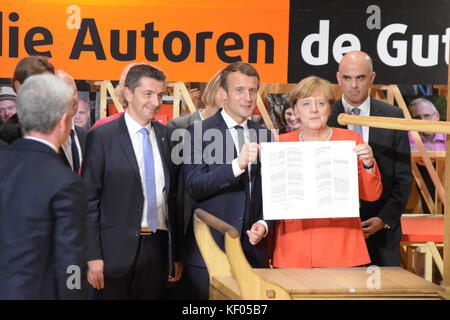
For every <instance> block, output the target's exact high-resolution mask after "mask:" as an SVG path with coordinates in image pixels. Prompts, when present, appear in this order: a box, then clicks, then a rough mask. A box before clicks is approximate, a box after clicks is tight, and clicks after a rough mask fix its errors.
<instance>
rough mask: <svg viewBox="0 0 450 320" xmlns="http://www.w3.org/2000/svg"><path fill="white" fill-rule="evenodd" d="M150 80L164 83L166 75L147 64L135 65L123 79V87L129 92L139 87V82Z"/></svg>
mask: <svg viewBox="0 0 450 320" xmlns="http://www.w3.org/2000/svg"><path fill="white" fill-rule="evenodd" d="M144 77H147V78H151V79H154V80H157V81H166V75H165V74H164V72H163V71H162V70H160V69H157V68H155V67H153V66H151V65H148V64H137V65H135V66H133V67H131V68H130V70H129V71H128V74H127V76H126V78H125V87H127V88H128V89H130V91H131V92H134V90H135V89H136V88H137V87H138V86H139V81H140V80H141V79H142V78H144Z"/></svg>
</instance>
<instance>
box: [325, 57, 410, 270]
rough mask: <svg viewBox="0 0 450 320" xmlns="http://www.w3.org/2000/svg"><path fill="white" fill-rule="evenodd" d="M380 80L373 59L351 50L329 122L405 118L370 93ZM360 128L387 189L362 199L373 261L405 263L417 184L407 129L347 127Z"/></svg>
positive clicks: (342, 65) (339, 75) (341, 70)
mask: <svg viewBox="0 0 450 320" xmlns="http://www.w3.org/2000/svg"><path fill="white" fill-rule="evenodd" d="M374 79H375V72H373V67H372V60H371V58H370V57H369V56H368V55H367V54H366V53H364V52H361V51H354V52H350V53H347V54H346V55H345V56H344V57H343V58H342V61H341V63H340V65H339V72H338V73H337V80H338V82H339V85H340V86H341V88H342V99H341V100H339V101H337V102H336V104H335V106H334V108H333V112H332V114H331V116H330V119H329V121H328V124H329V125H330V126H334V127H343V128H347V127H345V126H341V125H339V124H338V122H337V117H338V115H339V114H340V113H343V112H347V113H353V114H359V115H364V116H369V115H370V116H376V117H393V118H403V113H402V111H401V110H400V109H399V108H397V107H395V106H392V105H390V104H387V103H384V102H381V101H378V100H375V99H373V98H372V97H370V96H369V89H370V86H371V85H372V83H373V80H374ZM348 129H350V130H354V131H357V132H360V134H361V133H362V134H361V135H362V138H363V139H364V142H365V143H368V144H369V145H370V146H371V147H372V150H373V154H374V157H375V159H376V160H377V164H378V167H379V169H380V173H381V181H382V182H383V193H382V195H381V197H380V199H379V200H377V201H375V202H366V201H362V200H361V201H360V203H361V206H360V215H361V221H362V229H363V232H364V236H365V237H366V244H367V248H368V250H369V255H370V259H371V263H372V264H375V265H378V266H400V239H401V237H402V230H401V223H400V218H401V215H402V213H403V210H404V208H405V205H406V202H407V200H408V197H409V193H410V190H411V183H412V174H411V153H410V147H409V141H408V133H407V132H406V131H400V130H391V129H380V128H372V127H367V126H356V125H352V126H348Z"/></svg>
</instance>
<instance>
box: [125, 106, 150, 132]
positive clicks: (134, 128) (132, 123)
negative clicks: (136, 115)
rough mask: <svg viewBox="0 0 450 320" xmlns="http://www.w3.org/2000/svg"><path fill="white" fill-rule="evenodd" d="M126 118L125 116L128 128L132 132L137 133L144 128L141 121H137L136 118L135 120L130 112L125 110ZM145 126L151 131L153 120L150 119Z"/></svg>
mask: <svg viewBox="0 0 450 320" xmlns="http://www.w3.org/2000/svg"><path fill="white" fill-rule="evenodd" d="M124 118H125V124H126V126H127V128H128V132H129V133H130V134H136V133H138V132H139V130H141V129H142V128H143V127H142V126H141V125H140V124H139V123H137V121H136V120H134V119H133V118H132V117H131V116H130V115H129V114H128V111H125V115H124ZM145 127H146V128H147V130H148V132H149V133H150V132H151V130H152V122H151V121H150V122H149V123H148V124H147V125H146V126H145Z"/></svg>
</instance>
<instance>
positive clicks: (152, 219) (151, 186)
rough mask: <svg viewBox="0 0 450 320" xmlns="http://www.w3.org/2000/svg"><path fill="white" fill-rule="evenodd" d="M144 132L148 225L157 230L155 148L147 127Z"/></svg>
mask: <svg viewBox="0 0 450 320" xmlns="http://www.w3.org/2000/svg"><path fill="white" fill-rule="evenodd" d="M139 132H140V133H142V148H143V149H142V150H143V153H144V154H143V155H144V165H145V194H146V197H147V223H148V227H149V228H150V229H151V230H152V231H153V232H156V230H157V229H158V205H157V203H156V182H155V164H154V162H153V150H152V145H151V143H150V139H149V138H148V130H147V128H142V129H141V130H139Z"/></svg>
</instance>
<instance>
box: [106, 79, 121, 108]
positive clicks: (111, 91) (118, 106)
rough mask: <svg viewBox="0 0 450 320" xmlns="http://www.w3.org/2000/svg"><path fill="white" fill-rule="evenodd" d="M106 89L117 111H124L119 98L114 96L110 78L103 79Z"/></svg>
mask: <svg viewBox="0 0 450 320" xmlns="http://www.w3.org/2000/svg"><path fill="white" fill-rule="evenodd" d="M105 85H106V89H108V92H109V95H110V96H111V98H112V100H113V102H114V105H115V106H116V110H117V112H124V109H123V106H122V104H121V103H120V101H119V99H117V97H116V92H115V91H114V87H113V85H112V83H111V81H110V80H105Z"/></svg>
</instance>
